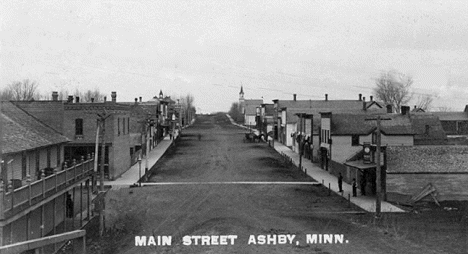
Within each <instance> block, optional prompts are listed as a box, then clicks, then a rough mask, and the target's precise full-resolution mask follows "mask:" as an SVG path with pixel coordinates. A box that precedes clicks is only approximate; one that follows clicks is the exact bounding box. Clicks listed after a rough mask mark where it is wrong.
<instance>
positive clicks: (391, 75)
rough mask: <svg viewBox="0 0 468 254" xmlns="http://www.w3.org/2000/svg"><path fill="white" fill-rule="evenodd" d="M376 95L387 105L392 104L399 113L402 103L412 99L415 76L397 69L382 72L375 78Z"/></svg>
mask: <svg viewBox="0 0 468 254" xmlns="http://www.w3.org/2000/svg"><path fill="white" fill-rule="evenodd" d="M375 84H376V87H375V88H374V95H375V97H376V98H377V99H380V100H381V101H383V102H384V103H385V104H387V105H392V107H393V108H394V109H395V110H396V112H397V113H399V112H400V108H401V106H402V105H405V104H406V103H408V102H409V101H410V100H411V97H412V93H411V91H410V89H411V85H412V84H413V78H412V77H411V76H408V75H405V74H403V73H400V72H397V71H395V70H390V71H386V72H382V73H381V75H380V77H379V78H377V79H376V80H375Z"/></svg>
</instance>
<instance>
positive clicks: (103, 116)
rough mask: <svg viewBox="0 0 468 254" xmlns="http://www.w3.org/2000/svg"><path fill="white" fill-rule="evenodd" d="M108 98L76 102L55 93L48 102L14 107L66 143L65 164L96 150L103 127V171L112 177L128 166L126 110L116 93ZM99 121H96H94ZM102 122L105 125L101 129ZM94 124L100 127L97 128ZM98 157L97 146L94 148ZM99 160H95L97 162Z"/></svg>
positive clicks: (99, 150) (115, 176) (109, 177)
mask: <svg viewBox="0 0 468 254" xmlns="http://www.w3.org/2000/svg"><path fill="white" fill-rule="evenodd" d="M111 97H112V100H111V101H107V100H106V99H105V100H104V102H99V103H96V102H84V103H83V102H80V98H79V97H76V98H73V96H69V97H68V100H67V101H59V100H58V95H57V92H54V93H53V94H52V100H49V101H15V102H13V103H14V104H15V105H16V106H18V107H19V108H21V109H22V110H24V111H26V112H28V114H31V115H32V116H34V117H36V118H37V119H39V120H41V122H43V123H47V125H48V126H50V127H52V128H53V129H54V130H55V131H57V132H58V133H60V134H62V135H64V136H66V137H67V138H68V139H69V140H70V142H69V143H67V144H66V145H65V148H64V150H65V151H64V157H65V160H66V161H67V163H68V165H70V164H71V162H72V160H73V159H75V160H79V159H80V158H81V157H82V156H86V155H87V154H90V153H93V152H95V151H96V141H98V143H102V142H101V139H97V137H102V135H101V134H102V130H103V129H104V143H105V155H104V160H105V162H104V172H105V177H106V178H108V179H110V180H113V179H115V178H117V177H118V176H120V175H121V174H122V173H124V172H125V171H126V170H128V169H129V167H130V165H131V156H130V152H131V150H130V148H131V147H132V143H131V138H130V113H131V108H130V106H129V105H126V104H120V103H117V94H116V92H112V95H111ZM98 120H99V122H98ZM102 123H104V125H105V128H102ZM98 126H101V127H100V129H99V132H100V133H101V134H100V133H97V131H98ZM97 154H98V156H99V158H100V157H101V149H100V148H99V149H98V153H97ZM100 161H101V160H99V163H100Z"/></svg>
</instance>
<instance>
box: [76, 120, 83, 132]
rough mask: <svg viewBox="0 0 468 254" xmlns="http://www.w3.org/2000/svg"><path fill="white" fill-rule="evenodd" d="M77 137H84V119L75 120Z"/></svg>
mask: <svg viewBox="0 0 468 254" xmlns="http://www.w3.org/2000/svg"><path fill="white" fill-rule="evenodd" d="M75 135H83V119H81V118H77V119H75Z"/></svg>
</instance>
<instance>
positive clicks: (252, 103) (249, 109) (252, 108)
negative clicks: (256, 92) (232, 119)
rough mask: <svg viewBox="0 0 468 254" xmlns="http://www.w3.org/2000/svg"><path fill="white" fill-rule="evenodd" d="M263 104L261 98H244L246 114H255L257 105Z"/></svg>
mask: <svg viewBox="0 0 468 254" xmlns="http://www.w3.org/2000/svg"><path fill="white" fill-rule="evenodd" d="M262 104H263V100H244V108H245V114H246V115H255V114H257V107H260V106H261V105H262Z"/></svg>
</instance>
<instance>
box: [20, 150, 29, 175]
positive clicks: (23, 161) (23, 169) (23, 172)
mask: <svg viewBox="0 0 468 254" xmlns="http://www.w3.org/2000/svg"><path fill="white" fill-rule="evenodd" d="M26 156H27V154H26V152H22V153H21V178H25V177H26V175H27V173H28V172H27V171H26V170H27V166H26V164H27V163H28V161H27V159H26Z"/></svg>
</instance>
